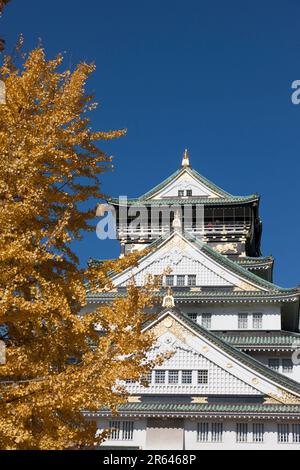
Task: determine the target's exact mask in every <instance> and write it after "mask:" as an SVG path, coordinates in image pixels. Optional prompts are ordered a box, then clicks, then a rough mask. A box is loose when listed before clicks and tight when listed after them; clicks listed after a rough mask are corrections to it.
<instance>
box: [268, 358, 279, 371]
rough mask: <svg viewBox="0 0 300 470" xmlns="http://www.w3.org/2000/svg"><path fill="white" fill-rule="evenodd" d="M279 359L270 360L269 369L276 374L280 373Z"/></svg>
mask: <svg viewBox="0 0 300 470" xmlns="http://www.w3.org/2000/svg"><path fill="white" fill-rule="evenodd" d="M279 365H280V363H279V359H269V367H270V369H272V370H275V371H276V372H278V371H279Z"/></svg>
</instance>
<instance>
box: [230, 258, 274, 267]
mask: <svg viewBox="0 0 300 470" xmlns="http://www.w3.org/2000/svg"><path fill="white" fill-rule="evenodd" d="M234 261H235V262H236V263H238V264H241V265H242V266H255V265H265V264H273V263H274V258H273V256H262V257H258V258H251V257H249V256H245V257H243V258H236V259H235V260H234Z"/></svg>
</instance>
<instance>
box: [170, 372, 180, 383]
mask: <svg viewBox="0 0 300 470" xmlns="http://www.w3.org/2000/svg"><path fill="white" fill-rule="evenodd" d="M168 375H169V376H168V382H169V384H178V380H179V371H178V370H169V374H168Z"/></svg>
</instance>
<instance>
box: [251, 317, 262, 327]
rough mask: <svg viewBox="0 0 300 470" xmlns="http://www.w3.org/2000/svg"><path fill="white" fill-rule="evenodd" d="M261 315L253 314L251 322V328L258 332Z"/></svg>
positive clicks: (260, 325) (260, 324)
mask: <svg viewBox="0 0 300 470" xmlns="http://www.w3.org/2000/svg"><path fill="white" fill-rule="evenodd" d="M262 318H263V316H262V313H253V322H252V326H253V328H255V329H257V330H259V329H260V328H262Z"/></svg>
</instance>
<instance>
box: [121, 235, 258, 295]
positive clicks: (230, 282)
mask: <svg viewBox="0 0 300 470" xmlns="http://www.w3.org/2000/svg"><path fill="white" fill-rule="evenodd" d="M164 272H168V274H173V275H174V276H177V275H183V274H187V273H188V274H192V275H195V276H196V286H197V287H199V288H200V287H232V288H233V289H234V290H239V291H247V292H248V291H258V290H265V289H263V288H261V287H259V286H257V285H255V284H254V283H252V282H248V281H247V279H244V278H243V277H241V276H239V275H238V274H236V273H234V272H232V271H231V270H230V269H228V268H225V267H224V266H222V265H220V264H219V263H218V262H217V261H216V260H214V259H212V258H211V257H209V255H208V254H207V253H205V252H204V251H203V250H201V248H199V247H196V246H195V245H193V244H192V243H191V242H189V241H188V240H186V239H185V238H184V236H183V235H181V234H179V233H174V234H173V235H171V236H170V237H169V239H167V240H166V241H165V242H164V243H162V244H161V246H160V247H158V248H157V249H156V251H155V252H153V253H150V254H149V255H147V256H145V257H144V258H142V259H141V261H140V263H139V266H138V267H137V268H133V269H130V270H127V271H125V272H124V273H122V274H119V275H117V276H116V277H115V278H114V285H115V286H116V287H119V286H120V287H121V286H126V284H127V282H128V280H129V279H130V278H131V277H132V276H134V278H135V282H136V284H137V286H142V285H143V284H144V282H145V280H146V279H147V276H148V275H162V274H163V273H164ZM246 276H247V272H246Z"/></svg>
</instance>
